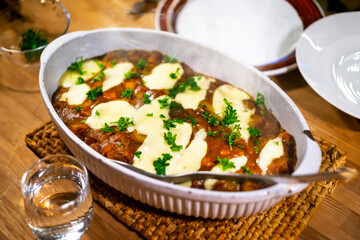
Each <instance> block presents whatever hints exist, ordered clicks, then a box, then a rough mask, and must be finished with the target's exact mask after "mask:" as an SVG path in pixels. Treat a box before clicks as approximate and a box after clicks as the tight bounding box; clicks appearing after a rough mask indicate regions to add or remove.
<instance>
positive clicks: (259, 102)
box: [255, 92, 266, 115]
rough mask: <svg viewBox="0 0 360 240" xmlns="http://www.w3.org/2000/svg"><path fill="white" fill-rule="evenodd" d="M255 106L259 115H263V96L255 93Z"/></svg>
mask: <svg viewBox="0 0 360 240" xmlns="http://www.w3.org/2000/svg"><path fill="white" fill-rule="evenodd" d="M255 104H256V105H257V106H258V107H259V109H260V111H261V114H262V115H264V114H265V113H266V112H265V111H264V109H265V97H264V95H262V94H261V93H259V92H258V93H257V95H256V100H255Z"/></svg>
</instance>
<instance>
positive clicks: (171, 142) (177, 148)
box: [164, 132, 183, 152]
mask: <svg viewBox="0 0 360 240" xmlns="http://www.w3.org/2000/svg"><path fill="white" fill-rule="evenodd" d="M176 136H177V134H175V135H173V134H172V132H167V133H164V139H165V141H166V143H167V144H168V145H169V146H170V149H171V151H173V152H178V151H180V150H181V149H182V147H183V146H182V145H176V143H175V140H176Z"/></svg>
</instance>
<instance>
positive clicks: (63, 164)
mask: <svg viewBox="0 0 360 240" xmlns="http://www.w3.org/2000/svg"><path fill="white" fill-rule="evenodd" d="M21 190H22V194H23V198H24V205H25V212H26V216H27V222H28V224H29V226H30V228H31V230H32V232H33V234H34V235H35V237H36V238H37V239H80V238H81V236H82V235H83V234H84V233H85V231H86V230H87V229H88V227H89V224H90V221H91V219H92V215H93V201H92V197H91V191H90V186H89V177H88V173H87V171H86V168H85V166H84V164H83V163H81V162H80V161H79V160H77V159H76V158H74V157H71V156H68V155H52V156H48V157H45V158H43V159H40V160H39V161H38V162H36V163H35V164H34V165H32V166H31V167H30V168H29V170H28V171H27V172H26V173H25V174H24V176H23V178H22V182H21Z"/></svg>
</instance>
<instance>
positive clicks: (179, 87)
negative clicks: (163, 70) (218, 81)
mask: <svg viewBox="0 0 360 240" xmlns="http://www.w3.org/2000/svg"><path fill="white" fill-rule="evenodd" d="M187 87H190V90H191V91H199V90H200V89H201V88H200V87H199V85H198V84H197V82H196V81H195V78H193V77H192V78H188V79H185V81H184V82H180V83H178V84H176V85H175V86H174V87H172V88H170V89H169V96H170V97H171V98H175V96H176V95H177V94H178V93H183V92H185V90H186V88H187Z"/></svg>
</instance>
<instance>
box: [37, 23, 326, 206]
mask: <svg viewBox="0 0 360 240" xmlns="http://www.w3.org/2000/svg"><path fill="white" fill-rule="evenodd" d="M112 31H115V32H116V31H120V32H130V33H131V32H137V33H149V34H157V35H160V36H161V35H164V36H166V37H168V38H175V39H177V40H179V39H180V40H181V41H183V42H185V43H186V42H191V44H194V45H198V46H201V47H202V48H204V47H205V46H203V45H202V44H200V43H197V42H194V41H192V40H190V39H187V38H185V37H182V36H179V35H177V34H173V33H168V32H162V31H154V30H150V29H140V28H102V29H95V30H89V31H79V32H72V33H68V34H66V35H63V36H61V37H60V38H58V39H56V40H55V41H53V42H52V43H51V45H49V47H47V48H46V49H45V50H44V52H43V54H42V55H41V68H40V72H39V84H40V92H41V96H42V98H43V101H44V103H45V106H46V108H47V111H48V112H49V114H50V116H51V117H52V118H53V120H55V122H56V123H57V124H59V126H60V127H61V128H62V130H64V132H65V133H66V134H67V136H68V137H69V138H70V139H71V140H72V141H73V142H74V143H75V144H76V145H77V147H79V148H81V149H82V150H84V151H86V152H87V153H88V154H91V155H92V156H93V157H94V158H96V159H97V160H99V161H100V162H101V163H103V164H105V165H107V166H109V167H111V168H115V169H116V170H117V171H118V172H121V173H125V174H126V175H127V176H131V177H132V179H136V180H141V182H142V184H143V185H144V186H149V187H152V186H154V185H156V186H159V187H161V188H162V192H165V193H167V194H171V195H172V196H180V197H183V196H184V195H186V197H187V199H192V200H200V201H206V199H211V201H212V202H219V203H220V202H221V203H223V202H224V201H226V202H228V203H230V202H233V203H241V202H249V199H252V200H251V201H254V199H256V200H257V201H259V200H263V199H267V198H269V197H279V196H280V197H284V196H288V195H292V194H295V193H297V192H299V191H301V190H303V189H304V188H305V187H306V186H308V184H293V185H289V184H276V185H273V186H271V187H267V188H263V189H259V190H254V191H249V192H222V191H213V190H203V189H195V188H188V187H183V186H178V185H175V184H171V183H166V182H162V181H160V180H156V179H153V178H150V177H147V176H144V175H142V174H139V173H134V172H133V171H131V170H129V169H126V168H125V167H122V166H121V165H118V164H116V163H114V162H112V161H111V160H110V159H107V158H106V157H104V156H102V155H101V154H100V153H98V152H96V151H95V150H94V149H92V148H90V147H89V146H88V145H87V144H86V143H85V142H83V141H81V140H80V139H79V138H78V137H77V136H76V135H75V134H74V133H72V132H71V131H70V130H69V128H68V127H67V126H66V125H65V123H64V122H63V121H62V120H61V119H60V117H59V116H58V114H57V113H56V111H55V109H54V107H53V105H52V102H51V96H50V97H49V96H48V94H47V92H46V88H45V84H44V83H45V80H44V69H45V68H46V63H47V60H48V59H49V58H50V57H51V56H52V55H53V54H54V53H56V50H57V49H58V48H59V47H61V46H62V45H63V44H64V43H66V42H69V41H71V40H74V39H76V38H78V37H84V36H86V35H90V34H93V33H95V34H96V33H101V32H112ZM205 48H208V49H211V50H212V51H215V52H216V53H217V54H219V55H221V56H223V57H226V58H230V59H231V60H233V61H235V62H237V63H240V64H242V65H244V66H246V67H247V68H249V69H250V70H251V71H253V72H254V73H256V74H257V75H260V77H261V78H262V80H264V81H267V82H268V84H269V85H271V87H273V88H274V90H275V91H276V92H277V94H281V95H282V96H283V97H284V98H286V100H287V103H288V104H289V105H290V107H291V108H292V109H293V110H294V112H295V113H296V114H297V117H298V118H299V121H300V123H301V128H302V129H303V130H304V131H306V130H308V129H309V127H308V125H307V123H306V121H305V118H304V117H303V115H302V114H301V112H300V110H299V109H298V108H297V106H296V105H295V103H294V102H293V101H292V100H291V99H290V97H289V96H288V95H287V94H286V93H285V92H284V91H283V90H281V88H280V87H279V86H277V85H276V84H275V83H274V82H273V81H271V80H270V79H269V78H268V77H267V76H266V75H264V74H263V73H261V72H260V71H259V70H257V69H256V68H255V67H253V66H249V65H247V64H244V63H242V62H240V61H238V60H235V59H233V58H231V57H230V56H227V55H225V54H223V53H221V52H220V51H218V50H216V49H214V48H211V47H205ZM94 57H95V56H94ZM306 145H307V146H306V150H305V153H304V159H308V158H309V159H311V157H310V156H308V155H309V154H310V153H312V151H317V152H318V153H319V152H320V148H319V147H318V145H317V143H316V142H315V141H314V140H311V139H310V137H306ZM319 157H320V154H319ZM318 160H319V165H318V168H317V169H315V170H316V171H317V170H318V169H319V168H320V159H318ZM304 164H305V163H304V162H303V161H302V162H301V164H300V165H298V164H297V166H296V169H295V170H294V172H293V174H295V175H296V174H299V169H300V166H303V165H304ZM300 173H301V172H300ZM204 199H205V200H204Z"/></svg>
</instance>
